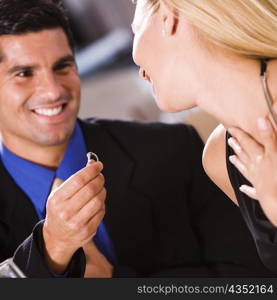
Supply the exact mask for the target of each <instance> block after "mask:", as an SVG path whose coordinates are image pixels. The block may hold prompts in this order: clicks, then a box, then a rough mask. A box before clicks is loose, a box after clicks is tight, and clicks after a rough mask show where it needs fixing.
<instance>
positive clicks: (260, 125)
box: [257, 118, 269, 130]
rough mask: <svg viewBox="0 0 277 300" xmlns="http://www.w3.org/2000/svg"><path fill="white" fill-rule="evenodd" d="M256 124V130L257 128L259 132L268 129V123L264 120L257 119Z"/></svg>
mask: <svg viewBox="0 0 277 300" xmlns="http://www.w3.org/2000/svg"><path fill="white" fill-rule="evenodd" d="M257 124H258V128H259V129H260V130H268V128H269V126H268V122H267V120H266V119H264V118H258V120H257Z"/></svg>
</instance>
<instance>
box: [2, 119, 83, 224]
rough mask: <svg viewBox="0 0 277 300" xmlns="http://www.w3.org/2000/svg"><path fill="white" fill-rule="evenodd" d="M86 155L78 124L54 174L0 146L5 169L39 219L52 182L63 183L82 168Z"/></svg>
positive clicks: (43, 210) (52, 171) (43, 211)
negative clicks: (55, 179)
mask: <svg viewBox="0 0 277 300" xmlns="http://www.w3.org/2000/svg"><path fill="white" fill-rule="evenodd" d="M86 152H87V150H86V144H85V140H84V137H83V134H82V131H81V128H80V125H79V123H78V122H77V123H76V126H75V128H74V132H73V134H72V136H71V139H70V141H69V144H68V146H67V149H66V151H65V154H64V157H63V159H62V161H61V163H60V165H59V167H58V169H57V170H51V169H48V168H45V167H42V166H40V165H37V164H35V163H32V162H30V161H28V160H25V159H23V158H21V157H19V156H17V155H16V154H14V153H12V152H11V151H9V150H8V149H7V148H6V147H5V146H4V145H3V144H2V143H0V155H1V159H2V162H3V164H4V166H5V168H6V169H7V171H8V172H9V174H10V175H11V177H12V178H13V179H14V181H15V182H16V184H17V185H18V186H19V187H20V188H21V189H22V190H23V191H24V192H25V194H26V195H27V196H28V197H29V198H30V200H31V201H32V203H33V205H34V207H35V209H36V212H37V214H38V216H39V218H40V219H42V218H44V215H45V204H46V200H47V198H48V196H49V193H50V191H51V187H52V183H53V180H54V178H55V177H58V178H60V179H62V180H66V179H67V178H69V177H70V176H71V175H73V174H74V173H76V172H77V171H79V170H80V169H81V168H83V167H85V166H86V163H87V159H86Z"/></svg>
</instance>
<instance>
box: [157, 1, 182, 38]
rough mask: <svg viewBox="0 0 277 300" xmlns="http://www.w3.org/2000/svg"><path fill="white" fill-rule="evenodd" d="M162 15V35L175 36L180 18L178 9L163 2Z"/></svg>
mask: <svg viewBox="0 0 277 300" xmlns="http://www.w3.org/2000/svg"><path fill="white" fill-rule="evenodd" d="M160 15H161V18H162V34H163V36H171V35H174V34H175V33H176V31H177V29H178V24H179V16H178V11H177V9H175V8H173V7H170V6H169V5H168V4H166V3H164V2H163V1H161V4H160Z"/></svg>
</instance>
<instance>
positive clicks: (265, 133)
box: [257, 118, 277, 153]
mask: <svg viewBox="0 0 277 300" xmlns="http://www.w3.org/2000/svg"><path fill="white" fill-rule="evenodd" d="M257 127H258V130H259V135H260V138H261V142H262V144H263V146H264V148H265V151H266V152H268V153H269V152H271V151H276V149H277V145H276V143H277V141H276V133H275V131H274V129H273V127H272V125H271V122H270V121H269V120H267V119H265V118H259V119H258V120H257Z"/></svg>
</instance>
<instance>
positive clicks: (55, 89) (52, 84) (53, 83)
mask: <svg viewBox="0 0 277 300" xmlns="http://www.w3.org/2000/svg"><path fill="white" fill-rule="evenodd" d="M62 91H63V87H62V84H61V83H60V82H59V81H58V80H57V78H55V75H54V74H44V75H43V76H41V77H40V78H39V79H38V84H37V92H38V93H39V94H40V97H42V98H45V100H52V101H55V100H57V99H59V98H60V97H61V95H62Z"/></svg>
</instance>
